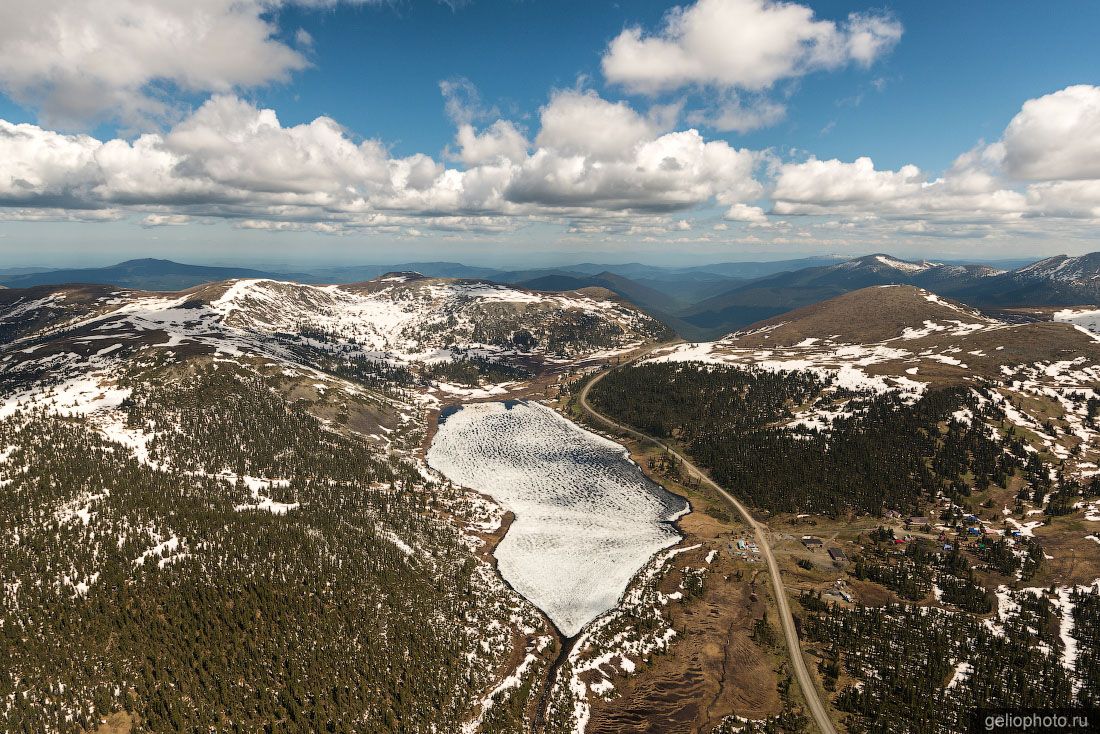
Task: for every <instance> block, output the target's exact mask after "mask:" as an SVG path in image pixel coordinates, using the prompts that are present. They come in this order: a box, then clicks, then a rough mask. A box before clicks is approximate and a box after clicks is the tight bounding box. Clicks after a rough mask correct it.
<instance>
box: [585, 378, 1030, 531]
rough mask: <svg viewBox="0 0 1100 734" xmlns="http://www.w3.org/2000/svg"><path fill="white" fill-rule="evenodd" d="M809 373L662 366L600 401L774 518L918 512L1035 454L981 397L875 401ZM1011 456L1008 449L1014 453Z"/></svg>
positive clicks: (954, 394)
mask: <svg viewBox="0 0 1100 734" xmlns="http://www.w3.org/2000/svg"><path fill="white" fill-rule="evenodd" d="M826 387H829V385H828V384H827V383H825V382H822V381H821V379H820V378H818V377H817V376H816V375H814V374H812V373H809V372H770V371H762V370H759V371H758V370H753V369H744V368H740V367H728V366H714V365H701V364H681V363H657V364H645V365H642V366H640V367H632V368H630V369H624V370H616V371H613V372H611V373H609V374H607V375H606V376H605V377H604V378H603V379H602V380H600V381H599V382H598V383H597V384H596V385H595V386H594V387H593V388H592V390H591V392H590V393H589V400H590V401H591V403H592V405H593V406H594V407H595V408H596V409H597V410H599V411H600V412H602V413H604V414H605V415H608V416H611V417H612V418H614V419H615V420H617V421H619V422H621V423H624V424H627V425H632V426H635V427H637V428H639V429H640V430H643V431H646V432H648V433H650V434H652V435H654V436H658V437H662V438H668V439H672V440H675V441H676V442H678V443H679V444H681V445H682V446H683V447H684V448H685V449H686V450H687V452H688V454H689V455H690V456H691V457H692V459H693V460H694V461H696V462H698V463H699V464H700V465H701V466H703V467H705V468H707V469H708V470H709V471H710V472H711V475H712V476H713V477H714V479H715V481H717V482H718V483H719V484H721V485H722V486H724V487H726V488H728V489H730V490H731V491H733V492H734V493H735V494H737V495H738V496H739V497H742V498H744V499H745V500H747V501H748V502H749V503H750V504H752V505H754V506H756V507H760V508H763V509H767V510H771V511H773V512H813V513H821V514H825V515H832V516H839V515H843V514H845V513H852V512H855V513H866V514H872V515H878V514H881V513H883V512H885V511H886V510H896V511H898V512H901V513H903V514H905V513H911V514H917V513H918V512H919V511H920V507H921V504H922V502H926V501H927V500H929V499H930V498H932V497H934V496H935V494H936V493H937V492H944V493H945V494H948V495H964V494H966V493H968V492H969V491H970V489H969V485H968V484H967V483H965V482H964V481H963V477H964V476H972V477H973V480H972V481H973V483H974V485H976V486H979V487H982V486H988V485H989V484H1004V482H1005V481H1006V480H1007V478H1008V476H1009V475H1010V474H1011V472H1012V471H1013V470H1014V469H1015V468H1016V467H1017V466H1018V465H1019V463H1020V461H1019V458H1018V457H1019V456H1021V455H1023V454H1024V450H1023V448H1022V446H1020V445H1019V442H1018V440H1017V439H1014V438H1011V437H1008V436H1006V437H1003V438H1002V439H1001V440H999V441H998V440H994V439H992V438H990V437H989V435H988V434H987V433H986V432H985V431H983V430H982V429H981V427H980V426H981V424H980V422H979V421H978V420H975V421H973V422H972V424H966V423H963V422H960V421H958V420H953V418H952V416H953V414H954V413H956V412H957V411H959V410H960V409H962V408H967V409H969V410H971V411H972V412H973V413H974V414H976V415H980V416H989V417H993V415H992V414H993V413H994V412H995V411H997V408H996V407H995V406H993V405H992V404H991V403H990V402H989V401H984V402H983V401H981V400H979V398H978V396H977V394H976V393H975V391H973V390H970V389H966V388H946V389H940V390H934V391H930V392H928V393H926V394H925V395H923V396H922V397H921V398H920V399H918V400H916V401H915V402H911V403H910V402H906V401H905V400H904V399H903V398H902V397H900V396H899V395H897V394H896V393H886V394H881V395H864V394H857V393H849V392H848V391H845V390H843V389H842V388H837V389H836V390H834V391H832V392H831V393H830V394H829V396H828V397H824V396H822V390H823V389H824V388H826ZM845 399H847V400H848V401H849V402H848V408H847V412H845V413H841V414H840V415H838V416H837V417H836V418H835V419H834V420H833V421H832V424H831V426H830V427H829V429H828V430H827V431H821V430H816V429H809V428H805V429H801V430H793V431H792V430H790V429H789V428H788V427H787V426H786V425H785V424H786V423H787V422H789V421H790V420H791V419H792V418H794V417H795V413H796V411H797V410H798V409H800V408H801V409H807V408H813V407H822V406H825V405H829V404H831V403H833V402H836V401H837V400H845ZM1006 448H1007V449H1009V450H1008V451H1006V450H1005V449H1006Z"/></svg>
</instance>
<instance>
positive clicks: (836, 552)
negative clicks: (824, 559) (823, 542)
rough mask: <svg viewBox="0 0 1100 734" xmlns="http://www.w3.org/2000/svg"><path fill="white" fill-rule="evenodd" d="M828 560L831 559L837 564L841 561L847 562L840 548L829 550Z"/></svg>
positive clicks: (846, 557)
mask: <svg viewBox="0 0 1100 734" xmlns="http://www.w3.org/2000/svg"><path fill="white" fill-rule="evenodd" d="M829 558H832V559H833V560H834V561H836V562H837V563H841V562H843V561H847V560H848V556H847V555H845V553H844V551H842V550H841V549H840V548H830V549H829Z"/></svg>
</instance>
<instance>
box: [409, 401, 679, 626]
mask: <svg viewBox="0 0 1100 734" xmlns="http://www.w3.org/2000/svg"><path fill="white" fill-rule="evenodd" d="M441 421H442V424H441V425H440V427H439V432H438V433H437V434H436V436H435V439H434V440H433V441H432V445H431V448H430V449H429V451H428V464H429V465H430V466H431V467H432V468H434V469H436V470H438V471H439V472H441V473H442V474H443V475H444V476H446V477H447V478H448V479H450V480H451V481H453V482H455V483H456V484H461V485H463V486H466V487H470V488H472V489H475V490H477V491H479V492H484V493H485V494H488V495H490V496H492V497H493V499H494V500H496V501H497V502H498V503H499V504H500V505H501V506H503V507H504V508H505V509H507V510H511V511H512V512H513V513H515V515H516V519H515V522H513V523H512V527H511V528H510V529H509V530H508V534H507V535H506V536H505V538H504V540H503V541H502V542H501V543H500V545H499V546H497V549H496V554H495V555H496V558H497V561H498V565H499V567H500V573H501V575H502V576H503V577H504V578H505V579H506V580H507V581H508V583H510V584H511V585H512V587H513V588H515V589H516V591H518V592H519V593H521V594H523V595H524V596H525V597H527V599H529V600H530V601H531V602H532V603H533V604H535V606H537V607H538V608H539V609H541V610H543V611H544V612H545V613H546V614H547V616H549V617H550V619H551V620H553V622H554V624H555V625H557V627H558V629H559V630H560V631H561V633H562V634H564V635H565V636H567V637H571V636H573V635H575V634H576V633H577V632H579V631H580V629H581V628H582V627H583V626H584V625H585V624H586V623H588V622H589V621H591V620H592V619H594V618H596V617H597V616H599V615H600V614H602V613H603V612H605V611H607V610H608V609H610V608H611V607H613V606H615V603H616V602H617V601H618V599H619V596H620V595H621V594H622V592H623V591H624V590H625V589H626V586H627V584H628V583H629V581H630V579H631V577H633V575H634V574H635V573H636V572H637V571H638V569H640V568H641V567H642V566H643V565H645V563H646V561H648V560H649V558H650V556H652V555H653V554H654V553H656V552H657V551H659V550H661V549H662V548H667V547H668V546H670V545H674V544H675V543H676V542H677V541H678V540H679V539H680V536H679V533H677V531H676V529H675V528H674V527H672V525H671V524H670V521H671V520H674V519H675V518H676V517H679V516H680V515H681V514H683V512H684V511H685V510H686V509H687V503H686V502H684V500H682V499H681V498H679V497H677V496H675V495H673V494H670V493H669V492H667V491H665V490H664V489H663V488H661V487H660V486H658V485H657V484H655V483H653V482H651V481H650V480H649V479H647V478H646V477H645V475H644V474H642V472H641V470H640V469H639V468H638V467H637V466H636V465H635V464H634V463H633V462H631V461H630V460H629V459H628V458H627V453H626V450H625V449H624V448H623V447H622V446H620V445H619V444H617V443H615V442H613V441H609V440H607V439H605V438H603V437H602V436H598V435H596V434H594V433H591V432H589V431H586V430H584V429H583V428H581V427H580V426H578V425H576V424H574V423H572V422H570V421H568V420H566V419H565V418H563V417H561V416H560V415H558V414H557V413H555V412H554V411H553V410H550V409H549V408H546V407H544V406H542V405H538V404H537V403H527V402H509V403H476V404H472V405H467V406H465V407H463V408H461V409H459V410H457V411H456V412H453V413H450V414H449V415H446V416H445V417H441Z"/></svg>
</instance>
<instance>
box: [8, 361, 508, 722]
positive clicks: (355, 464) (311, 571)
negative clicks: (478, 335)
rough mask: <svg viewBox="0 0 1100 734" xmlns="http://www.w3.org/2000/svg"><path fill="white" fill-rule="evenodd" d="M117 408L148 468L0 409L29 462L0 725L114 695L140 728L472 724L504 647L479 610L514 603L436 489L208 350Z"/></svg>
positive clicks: (72, 711)
mask: <svg viewBox="0 0 1100 734" xmlns="http://www.w3.org/2000/svg"><path fill="white" fill-rule="evenodd" d="M145 384H146V385H156V384H158V381H155V380H151V381H149V382H147V383H145ZM123 407H124V409H125V410H126V412H127V414H128V421H129V430H134V429H141V430H142V431H143V432H144V433H145V434H146V435H151V436H153V438H151V439H149V440H148V442H147V449H148V461H147V462H139V461H138V460H137V459H135V458H133V454H132V452H131V450H130V449H129V448H128V447H124V446H122V445H119V444H116V443H114V442H112V441H108V440H105V439H103V438H101V437H100V436H99V435H98V434H96V433H95V432H92V431H90V430H88V429H87V427H86V426H84V425H82V424H81V423H80V422H79V421H73V420H68V419H65V418H62V417H57V416H53V415H46V414H16V415H15V416H13V417H11V418H9V419H6V420H3V421H0V448H2V447H9V448H8V449H7V460H8V463H9V464H12V465H18V466H22V467H26V469H25V470H23V471H22V472H20V473H16V474H13V475H11V476H9V477H8V478H7V479H6V480H5V482H4V483H5V487H4V490H5V491H4V492H3V493H2V494H0V554H2V555H3V557H4V563H3V564H0V569H2V571H0V572H2V575H3V577H2V578H0V589H2V590H3V594H2V595H0V620H3V624H2V629H0V660H3V664H2V665H0V730H3V731H11V732H28V733H29V732H43V731H66V732H76V731H84V730H90V729H92V728H94V727H95V725H96V722H98V720H99V717H100V716H103V715H106V714H107V713H111V712H115V711H120V710H123V711H129V712H132V714H133V715H134V719H135V722H136V728H135V730H136V731H158V732H160V731H199V730H201V731H210V730H225V731H288V732H290V731H300V732H314V731H333V732H363V731H371V732H427V731H444V730H446V731H457V730H458V728H459V727H460V725H461V723H462V722H464V721H466V720H468V718H469V707H470V703H471V700H472V699H473V698H474V697H475V696H476V694H477V692H478V691H480V690H482V689H483V688H484V687H485V686H486V685H487V684H488V683H490V682H491V678H490V677H489V676H490V675H491V672H492V670H493V669H494V667H495V665H496V664H497V663H498V662H499V661H498V659H497V655H498V654H499V651H500V650H502V649H506V648H507V647H508V645H509V644H510V642H509V640H508V639H507V634H506V632H505V631H504V630H505V628H504V627H501V626H500V625H498V624H495V622H496V621H499V620H500V619H501V618H502V617H504V618H507V617H508V616H509V615H512V614H516V613H519V614H522V613H523V612H522V611H521V612H516V611H514V610H511V609H509V608H508V606H507V605H508V604H509V603H513V602H511V601H509V598H508V597H506V595H505V594H504V593H503V591H502V589H501V588H500V587H499V586H494V585H493V584H492V583H487V582H486V579H485V578H483V577H482V576H480V575H479V574H480V572H479V571H478V565H477V564H475V562H474V560H473V559H472V558H471V556H470V554H469V550H468V549H467V547H466V546H464V545H463V544H462V542H461V540H460V538H459V536H458V534H457V532H456V531H455V529H454V527H453V525H451V524H450V523H447V522H441V521H440V517H441V515H442V514H443V513H444V512H447V513H461V512H462V504H461V500H460V499H458V498H456V497H455V495H454V494H453V490H449V489H447V488H445V487H441V486H430V487H429V486H426V485H425V480H424V478H423V477H422V476H421V475H420V474H419V473H417V472H416V470H415V468H414V466H413V465H412V464H411V463H409V462H406V461H404V460H402V459H400V458H397V457H394V456H385V455H377V454H375V453H374V452H372V450H371V449H370V448H369V447H368V446H367V445H365V444H364V443H362V442H358V441H355V440H353V439H350V438H346V437H343V436H341V435H339V434H337V433H335V432H332V431H328V430H325V429H324V428H322V426H321V425H320V423H319V421H318V420H317V419H316V418H314V417H313V416H311V415H309V414H308V413H306V412H304V411H302V410H298V409H296V408H294V407H292V406H290V405H289V404H287V403H286V402H285V401H284V400H283V399H282V398H281V397H280V396H278V395H277V394H276V393H274V392H273V391H272V390H271V389H270V388H269V387H267V386H266V385H265V384H263V381H262V380H261V379H259V378H256V377H253V376H249V375H248V374H247V373H243V372H242V373H240V374H238V373H236V372H234V371H232V370H231V368H228V367H225V366H222V367H221V369H217V370H205V371H204V370H200V371H198V372H196V373H195V374H192V375H190V376H188V377H186V378H183V379H180V380H178V381H175V380H166V381H164V382H163V384H161V385H160V386H157V387H138V386H136V385H135V390H134V392H133V394H132V395H131V396H130V398H128V399H127V401H126V403H125V404H124V406H123ZM283 478H289V479H288V480H287V481H269V480H281V479H283ZM258 495H259V496H258ZM264 498H266V499H269V500H271V501H272V502H279V503H285V504H286V505H287V506H288V507H289V509H285V511H284V513H283V514H278V513H276V512H273V511H271V510H270V509H265V507H264V506H263V499H264ZM494 630H495V631H494ZM500 713H501V714H502V715H503V714H505V713H506V710H504V709H502V711H501V712H500ZM498 718H502V717H498ZM503 718H504V721H503V723H502V724H501V726H502V727H503V728H504V729H507V728H508V727H509V726H510V723H509V721H508V719H507V717H503ZM513 723H514V722H513Z"/></svg>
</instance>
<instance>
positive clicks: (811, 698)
mask: <svg viewBox="0 0 1100 734" xmlns="http://www.w3.org/2000/svg"><path fill="white" fill-rule="evenodd" d="M660 346H667V345H660ZM655 348H656V347H655ZM650 351H652V350H647V351H646V352H643V353H642V354H639V355H637V356H636V357H634V358H633V359H631V360H630V361H628V362H624V363H622V364H620V365H618V366H616V367H612V368H611V369H608V370H604V371H603V372H600V373H598V374H597V375H596V376H595V377H594V378H593V379H591V380H589V381H588V384H586V385H585V386H584V389H582V390H581V393H580V396H579V397H580V399H579V401H578V402H579V403H580V406H581V409H582V410H584V412H585V413H587V414H588V415H590V416H592V417H593V418H595V419H596V420H597V421H599V422H601V423H603V424H605V425H608V426H611V427H612V428H614V429H616V430H619V431H622V432H624V433H628V434H630V435H631V436H634V437H635V438H638V439H640V440H642V441H648V442H649V443H652V444H655V445H656V446H659V447H660V448H662V449H664V450H665V451H667V452H668V453H670V454H672V455H673V456H675V457H676V458H677V459H679V460H680V461H681V462H682V464H683V466H684V468H686V469H687V471H688V472H690V473H691V474H692V475H694V476H695V477H697V478H698V479H699V480H700V481H701V482H703V483H705V484H706V485H707V486H708V487H710V488H711V489H713V490H714V491H715V492H717V493H718V494H719V495H721V496H722V498H723V499H725V500H726V501H727V502H728V503H729V504H730V505H732V506H733V508H734V509H735V510H737V513H738V514H739V515H741V517H742V518H743V519H744V520H745V522H746V523H748V524H749V526H750V527H751V528H752V529H753V532H754V533H755V534H756V544H757V546H759V548H760V551H761V552H762V553H763V554H764V558H765V560H767V562H768V575H769V576H771V578H772V590H773V592H774V595H775V603H776V605H777V606H778V607H779V621H780V623H781V624H782V626H783V636H784V637H785V638H786V640H787V651H788V653H789V656H790V659H791V665H792V666H793V667H794V674H795V677H796V678H798V685H799V686H800V687H801V688H802V695H803V697H804V698H805V699H806V704H807V705H808V706H809V707H810V713H811V714H812V716H813V718H814V721H815V722H817V728H818V730H820V732H821V734H836V729H835V728H834V727H833V722H832V720H831V719H830V718H829V713H828V711H827V710H826V707H825V704H824V703H822V701H821V698H820V696H818V692H817V687H816V686H815V685H814V681H813V678H812V677H810V671H809V669H808V668H807V667H806V661H805V660H804V659H803V658H802V649H801V648H800V647H799V644H798V632H796V631H795V627H794V617H793V616H791V608H790V605H789V604H788V602H787V591H786V589H784V588H783V579H782V577H781V576H780V575H779V565H778V564H777V563H776V562H775V556H774V555H773V554H772V549H771V545H769V544H768V537H767V532H766V528H765V527H764V525H763V524H761V523H759V522H757V521H756V519H755V518H754V517H753V516H752V515H751V514H749V511H748V510H747V509H746V508H745V506H744V505H742V504H741V503H740V502H739V501H738V500H737V498H736V497H734V496H733V495H731V494H730V493H729V492H727V491H726V490H724V489H722V487H720V486H719V485H718V484H717V483H716V482H715V481H714V480H712V479H711V478H710V477H709V476H707V474H706V473H705V472H703V471H702V470H701V469H699V468H698V467H696V466H695V464H693V463H691V462H690V461H688V459H687V458H685V457H684V456H683V455H682V454H680V452H678V451H676V450H675V449H673V448H672V447H671V446H669V445H667V444H665V443H664V442H663V441H660V440H658V439H656V438H654V437H653V436H650V435H648V434H645V433H642V432H641V431H636V430H634V429H633V428H630V427H628V426H624V425H622V424H621V423H617V422H616V421H613V420H612V419H610V418H608V417H607V416H605V415H603V414H602V413H599V412H598V411H596V410H595V409H594V408H593V407H592V406H591V405H589V404H588V391H589V390H591V389H592V386H593V385H595V384H596V383H598V382H599V381H600V380H602V379H603V378H604V377H606V376H607V375H608V374H609V373H611V372H612V371H613V370H617V369H622V368H623V367H625V366H627V365H629V364H631V363H633V362H636V361H637V360H639V359H641V358H643V357H645V356H646V355H647V354H649V352H650Z"/></svg>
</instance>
